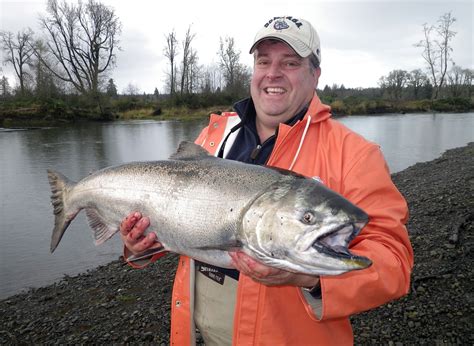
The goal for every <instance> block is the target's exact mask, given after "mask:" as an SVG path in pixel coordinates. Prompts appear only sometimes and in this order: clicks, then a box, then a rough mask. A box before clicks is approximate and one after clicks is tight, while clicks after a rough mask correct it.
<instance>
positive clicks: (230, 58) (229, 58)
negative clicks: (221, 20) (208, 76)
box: [218, 37, 240, 88]
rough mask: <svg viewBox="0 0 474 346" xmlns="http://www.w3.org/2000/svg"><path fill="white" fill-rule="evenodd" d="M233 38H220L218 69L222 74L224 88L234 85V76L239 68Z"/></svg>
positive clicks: (238, 57)
mask: <svg viewBox="0 0 474 346" xmlns="http://www.w3.org/2000/svg"><path fill="white" fill-rule="evenodd" d="M234 44H235V42H234V38H233V37H226V38H225V39H224V40H223V39H222V37H221V38H220V45H219V52H218V54H219V58H220V67H221V69H222V70H223V72H224V77H225V81H226V88H231V87H232V86H233V85H234V84H235V80H236V76H237V73H238V70H239V67H240V51H237V50H236V49H235V47H234Z"/></svg>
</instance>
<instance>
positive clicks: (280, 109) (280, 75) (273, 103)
mask: <svg viewBox="0 0 474 346" xmlns="http://www.w3.org/2000/svg"><path fill="white" fill-rule="evenodd" d="M255 54H256V55H255V61H254V72H253V76H252V82H251V87H250V93H251V95H252V99H253V101H254V103H255V109H256V111H257V121H263V122H265V123H268V122H270V123H272V125H274V126H277V125H278V123H280V122H285V121H287V120H289V119H291V118H292V117H293V116H294V115H296V113H298V112H299V111H300V110H301V109H302V108H303V107H304V106H305V105H306V104H308V103H309V102H310V101H311V98H312V97H313V94H314V90H315V88H316V86H317V84H318V78H319V74H320V69H319V68H318V69H312V68H311V67H310V61H309V58H301V57H300V56H299V55H297V54H296V53H295V52H294V51H293V49H291V48H290V47H289V46H288V45H287V44H286V43H283V42H280V41H275V40H265V41H262V42H261V43H260V44H259V45H258V46H257V49H256V53H255Z"/></svg>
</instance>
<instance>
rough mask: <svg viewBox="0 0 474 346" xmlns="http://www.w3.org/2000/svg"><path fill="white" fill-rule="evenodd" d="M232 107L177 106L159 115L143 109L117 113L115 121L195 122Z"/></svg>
mask: <svg viewBox="0 0 474 346" xmlns="http://www.w3.org/2000/svg"><path fill="white" fill-rule="evenodd" d="M231 109H232V107H229V106H215V107H206V108H200V109H191V108H189V107H186V106H177V107H170V108H163V109H161V111H160V114H156V113H157V110H156V109H154V108H152V107H144V108H138V109H132V110H127V111H122V112H118V114H117V115H118V116H117V119H122V120H131V119H143V120H144V119H154V120H177V119H179V120H195V119H203V118H206V117H208V116H209V115H210V114H211V113H217V112H223V111H229V110H231Z"/></svg>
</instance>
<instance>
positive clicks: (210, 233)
mask: <svg viewBox="0 0 474 346" xmlns="http://www.w3.org/2000/svg"><path fill="white" fill-rule="evenodd" d="M48 178H49V182H50V185H51V190H52V197H51V200H52V204H53V206H54V214H55V225H54V230H53V234H52V239H51V252H53V251H54V250H55V249H56V247H57V246H58V244H59V242H60V240H61V238H62V236H63V234H64V232H65V230H66V229H67V227H68V226H69V224H70V223H71V221H72V220H73V219H74V218H75V216H76V215H77V214H78V213H79V212H80V211H81V210H82V209H85V211H86V213H87V218H88V220H89V225H90V227H91V228H92V229H93V231H94V236H95V241H96V244H101V243H103V242H104V241H106V240H107V239H109V238H110V237H111V236H113V235H114V234H115V233H116V232H117V231H118V230H119V225H120V222H121V221H122V220H123V219H124V218H125V216H127V215H128V214H129V213H130V212H132V211H135V210H136V211H140V212H141V213H142V214H143V215H146V216H148V217H149V218H150V223H151V227H150V229H152V230H154V231H155V232H156V234H157V236H158V239H159V241H160V242H161V243H162V245H163V247H164V249H165V250H167V251H171V252H176V253H179V254H184V255H187V256H190V257H192V258H195V259H198V260H200V261H202V262H206V263H209V264H213V265H217V266H220V267H227V268H231V267H232V265H231V259H230V257H229V255H228V251H229V250H237V249H240V250H242V251H244V252H245V253H247V254H248V255H250V256H252V257H253V258H255V259H257V260H259V261H260V262H263V263H265V264H267V265H269V266H273V267H277V268H281V269H285V270H288V271H293V272H301V273H307V274H314V275H337V274H341V273H344V272H347V271H350V270H355V269H363V268H366V267H368V266H369V265H370V264H371V261H370V260H369V259H368V258H365V257H361V256H356V255H354V254H352V253H351V252H349V250H348V245H349V242H350V241H351V240H352V239H353V238H354V237H355V236H356V235H357V234H358V233H359V232H360V230H361V228H362V227H364V225H365V224H366V223H367V222H368V216H367V214H366V213H365V212H364V211H362V210H361V209H359V208H358V207H356V206H355V205H353V204H352V203H350V202H349V201H348V200H347V199H345V198H344V197H342V196H341V195H339V194H337V193H335V192H333V191H331V190H330V189H328V188H326V187H325V186H324V185H323V184H321V183H319V182H317V181H316V180H314V179H309V178H304V177H302V176H300V175H297V174H293V173H291V172H288V171H283V170H278V169H272V168H268V167H263V166H257V165H249V164H244V163H241V162H236V161H231V160H225V159H220V158H216V157H213V156H211V155H209V154H208V153H207V152H206V151H205V150H204V149H202V148H201V147H199V146H197V145H195V144H193V143H191V142H182V143H181V144H180V146H179V148H178V151H177V152H176V153H175V154H174V155H172V156H171V158H170V159H169V160H163V161H155V162H136V163H128V164H124V165H120V166H116V167H108V168H105V169H102V170H100V171H97V172H96V173H93V174H91V175H89V176H88V177H86V178H84V179H82V180H80V181H79V182H77V183H74V182H72V181H70V180H69V179H67V178H66V177H64V176H63V175H62V174H60V173H57V172H54V171H52V170H48Z"/></svg>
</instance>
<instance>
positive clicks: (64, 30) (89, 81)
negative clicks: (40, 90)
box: [37, 0, 121, 97]
mask: <svg viewBox="0 0 474 346" xmlns="http://www.w3.org/2000/svg"><path fill="white" fill-rule="evenodd" d="M47 11H48V13H49V17H44V18H41V19H40V22H41V25H42V27H43V29H44V30H45V32H46V35H47V36H48V37H49V40H48V41H47V42H48V43H47V50H48V57H49V58H50V60H48V59H45V58H44V56H42V55H41V54H39V53H38V52H37V53H38V54H37V56H38V58H39V59H41V61H42V63H43V64H44V65H45V66H46V67H47V68H48V70H50V71H51V72H52V73H53V74H54V75H55V76H56V77H57V78H59V79H61V80H63V81H65V82H68V83H71V84H72V85H73V86H74V88H75V89H76V90H77V91H78V92H79V93H81V94H84V95H88V94H91V95H93V96H94V97H96V96H97V95H98V91H99V86H100V83H101V82H102V78H105V77H106V72H107V70H108V69H110V68H111V67H112V66H113V65H114V64H115V59H116V55H115V53H116V50H118V49H119V47H118V43H119V40H118V36H119V34H120V31H121V24H120V22H119V20H118V18H117V17H116V16H115V13H114V10H113V9H111V8H109V7H106V6H105V5H103V4H101V3H99V2H97V1H94V0H89V1H88V2H87V3H85V4H84V3H82V2H80V1H79V3H78V5H77V6H75V5H73V4H68V3H67V2H66V1H63V2H62V3H58V0H48V5H47Z"/></svg>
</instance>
